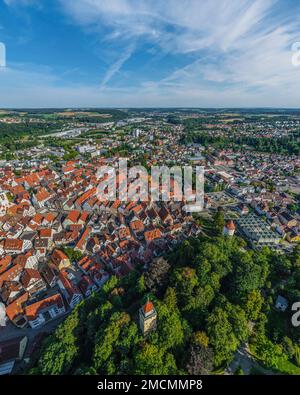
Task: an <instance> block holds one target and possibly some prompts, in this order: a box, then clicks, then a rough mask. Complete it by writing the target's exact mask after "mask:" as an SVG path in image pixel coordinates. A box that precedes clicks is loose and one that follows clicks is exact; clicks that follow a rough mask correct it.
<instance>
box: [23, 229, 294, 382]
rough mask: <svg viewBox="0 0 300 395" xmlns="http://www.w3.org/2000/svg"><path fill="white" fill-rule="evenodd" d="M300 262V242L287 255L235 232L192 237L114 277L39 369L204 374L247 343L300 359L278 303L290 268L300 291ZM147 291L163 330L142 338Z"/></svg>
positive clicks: (280, 359) (273, 362)
mask: <svg viewBox="0 0 300 395" xmlns="http://www.w3.org/2000/svg"><path fill="white" fill-rule="evenodd" d="M69 253H70V252H69ZM72 259H75V258H74V257H72ZM299 262H300V252H299V250H297V251H296V252H294V254H291V255H287V256H286V257H285V258H282V257H280V256H277V255H276V254H275V253H272V252H271V251H269V250H268V249H264V250H261V251H255V253H254V252H253V251H251V250H246V249H245V245H244V244H243V243H241V241H240V239H239V238H237V237H231V238H228V237H222V236H218V237H216V236H213V237H212V238H210V237H204V238H203V237H202V238H190V239H188V240H186V241H185V242H183V243H182V244H181V245H180V246H178V247H177V248H176V249H175V250H174V251H173V252H172V253H171V254H170V255H169V256H168V257H167V259H164V258H159V259H157V260H155V261H154V262H152V264H151V265H150V267H149V269H147V270H146V271H143V270H142V269H141V268H140V269H138V270H136V271H133V272H132V273H130V274H129V275H128V276H125V277H123V278H122V279H118V278H117V277H115V276H113V277H111V278H110V279H109V280H108V281H107V282H106V283H105V284H104V285H103V287H102V288H101V290H99V291H98V292H97V293H94V294H93V295H92V297H90V298H89V299H87V300H85V301H84V303H82V304H80V305H79V306H77V307H76V309H75V310H74V311H73V312H72V313H71V314H70V316H69V317H68V318H67V319H66V320H65V321H64V323H62V324H61V325H60V327H59V328H58V329H57V330H56V331H55V332H54V334H53V335H51V336H50V337H48V338H47V339H46V341H45V343H44V345H43V347H42V351H41V355H40V358H39V360H38V362H37V364H36V366H35V367H34V368H33V369H32V371H31V373H32V374H70V373H71V374H176V373H184V374H187V373H194V374H203V373H204V372H211V370H212V369H213V368H215V369H216V368H219V367H220V366H223V365H224V364H225V363H228V362H230V361H231V360H232V358H233V355H234V353H235V351H236V350H237V348H238V347H239V346H240V345H241V344H243V343H244V342H247V341H248V342H250V344H251V347H253V349H255V354H256V355H257V357H258V358H259V359H260V360H261V361H262V362H263V363H264V364H265V365H266V366H268V367H270V368H276V367H277V366H278V365H280V364H283V363H284V361H285V360H287V358H289V359H290V360H292V361H298V363H299V361H300V357H299V355H300V352H299V349H300V347H298V346H297V344H298V340H297V339H298V338H297V333H294V332H293V331H290V333H289V334H288V333H287V328H288V326H286V325H285V324H284V318H282V315H280V314H281V313H278V314H279V316H278V317H277V315H275V311H274V310H272V308H271V306H270V303H271V304H272V305H273V298H274V296H276V294H277V293H276V292H275V291H274V292H273V291H272V290H273V289H274V284H276V283H275V281H276V279H277V278H278V276H284V275H286V273H287V270H288V271H289V272H288V273H290V274H291V273H292V274H293V276H292V277H293V281H292V280H291V279H290V278H287V281H285V282H284V283H283V284H284V287H286V288H282V289H281V291H284V292H285V293H284V294H287V293H289V292H292V291H293V292H295V291H296V287H297V280H298V279H299V278H300V275H299V273H298V271H299V267H300V264H299ZM297 273H298V274H297ZM290 274H289V277H291V276H290ZM297 276H299V277H297ZM272 292H273V293H272ZM149 296H150V299H151V300H152V301H153V303H154V305H155V308H156V311H157V328H156V330H155V331H153V332H151V333H150V334H148V335H147V336H146V337H144V336H143V335H142V332H141V331H140V330H139V328H138V325H137V323H138V309H139V308H140V307H141V305H143V303H145V301H146V300H147V298H148V297H149ZM276 314H277V313H276ZM274 317H275V318H276V320H277V319H278V320H279V319H280V320H281V321H280V322H283V325H282V327H281V324H280V325H279V323H277V324H276V320H275V318H274ZM274 320H275V321H274ZM250 321H252V322H251V324H250ZM276 328H277V329H276ZM278 328H280V333H279V334H278V333H277V334H276V331H277V330H278ZM250 329H251V333H250Z"/></svg>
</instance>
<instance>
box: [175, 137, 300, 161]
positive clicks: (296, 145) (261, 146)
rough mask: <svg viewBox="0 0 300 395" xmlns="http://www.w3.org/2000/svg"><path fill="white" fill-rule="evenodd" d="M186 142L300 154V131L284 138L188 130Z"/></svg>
mask: <svg viewBox="0 0 300 395" xmlns="http://www.w3.org/2000/svg"><path fill="white" fill-rule="evenodd" d="M182 142H183V143H184V144H189V143H198V144H202V145H203V146H204V147H213V148H217V149H223V148H233V149H239V150H240V149H241V148H242V147H243V146H248V147H251V148H253V150H255V151H258V152H269V153H278V154H290V155H299V154H300V133H299V132H298V133H294V134H291V135H290V136H286V137H282V138H272V139H271V138H266V137H250V136H234V135H232V136H230V137H229V136H223V135H216V136H214V135H212V134H211V133H207V132H206V131H201V132H187V133H186V135H185V136H184V137H183V138H182Z"/></svg>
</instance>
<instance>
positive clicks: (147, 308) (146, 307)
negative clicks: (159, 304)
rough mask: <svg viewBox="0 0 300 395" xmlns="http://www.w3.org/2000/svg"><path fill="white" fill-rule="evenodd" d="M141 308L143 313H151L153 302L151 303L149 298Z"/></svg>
mask: <svg viewBox="0 0 300 395" xmlns="http://www.w3.org/2000/svg"><path fill="white" fill-rule="evenodd" d="M143 310H144V313H145V314H148V313H151V311H153V310H154V306H153V303H152V302H151V301H150V300H148V301H147V302H146V303H145V304H144V306H143Z"/></svg>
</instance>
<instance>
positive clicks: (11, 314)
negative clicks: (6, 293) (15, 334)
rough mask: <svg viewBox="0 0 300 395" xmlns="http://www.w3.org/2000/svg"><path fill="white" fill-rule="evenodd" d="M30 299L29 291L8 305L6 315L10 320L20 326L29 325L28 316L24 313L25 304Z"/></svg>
mask: <svg viewBox="0 0 300 395" xmlns="http://www.w3.org/2000/svg"><path fill="white" fill-rule="evenodd" d="M27 300H28V292H26V293H24V294H23V295H21V296H20V297H18V299H16V300H15V301H13V302H12V303H10V304H9V305H8V306H7V307H6V315H7V317H8V318H9V319H10V321H11V322H12V323H13V324H14V325H15V326H16V327H18V328H24V327H25V326H26V325H27V322H28V321H27V318H26V316H25V315H24V309H23V306H24V304H25V302H26V301H27Z"/></svg>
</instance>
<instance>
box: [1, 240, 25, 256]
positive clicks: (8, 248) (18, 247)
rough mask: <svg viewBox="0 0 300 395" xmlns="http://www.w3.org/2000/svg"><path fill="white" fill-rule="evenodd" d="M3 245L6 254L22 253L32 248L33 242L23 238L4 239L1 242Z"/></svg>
mask: <svg viewBox="0 0 300 395" xmlns="http://www.w3.org/2000/svg"><path fill="white" fill-rule="evenodd" d="M1 246H2V248H3V251H5V253H6V254H21V253H22V252H25V251H27V250H30V249H31V248H32V243H31V241H30V240H21V239H4V240H2V241H1V242H0V247H1Z"/></svg>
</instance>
